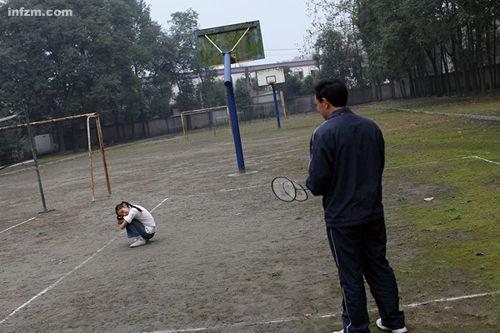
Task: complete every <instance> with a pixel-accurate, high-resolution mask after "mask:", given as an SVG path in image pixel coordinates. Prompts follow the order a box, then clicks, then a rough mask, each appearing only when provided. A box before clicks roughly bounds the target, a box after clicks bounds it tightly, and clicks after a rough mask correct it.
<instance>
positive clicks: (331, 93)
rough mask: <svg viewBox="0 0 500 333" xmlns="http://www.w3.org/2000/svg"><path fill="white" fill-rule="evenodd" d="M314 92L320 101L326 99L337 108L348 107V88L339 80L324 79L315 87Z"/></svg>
mask: <svg viewBox="0 0 500 333" xmlns="http://www.w3.org/2000/svg"><path fill="white" fill-rule="evenodd" d="M314 92H315V94H316V98H317V99H318V101H322V100H323V99H326V100H327V101H328V102H329V103H330V104H331V105H333V106H336V107H342V106H346V104H347V97H348V96H349V94H348V92H347V87H346V85H345V84H344V82H342V81H340V80H339V79H323V80H320V81H319V82H318V83H316V85H315V86H314Z"/></svg>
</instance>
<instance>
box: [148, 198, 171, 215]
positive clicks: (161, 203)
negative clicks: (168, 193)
mask: <svg viewBox="0 0 500 333" xmlns="http://www.w3.org/2000/svg"><path fill="white" fill-rule="evenodd" d="M167 200H168V198H165V199H163V200H162V202H160V203H159V204H157V205H156V206H155V207H154V208H153V209H151V213H152V212H153V211H154V210H155V209H156V208H158V207H160V206H161V205H163V203H164V202H165V201H167Z"/></svg>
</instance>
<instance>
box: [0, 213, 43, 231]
mask: <svg viewBox="0 0 500 333" xmlns="http://www.w3.org/2000/svg"><path fill="white" fill-rule="evenodd" d="M34 219H36V217H32V218H30V219H28V220H26V221H23V222H21V223H18V224H16V225H13V226H11V227H8V228H7V229H5V230H2V231H0V234H1V233H4V232H6V231H7V230H10V229H12V228H15V227H17V226H20V225H22V224H25V223H28V222H29V221H33V220H34Z"/></svg>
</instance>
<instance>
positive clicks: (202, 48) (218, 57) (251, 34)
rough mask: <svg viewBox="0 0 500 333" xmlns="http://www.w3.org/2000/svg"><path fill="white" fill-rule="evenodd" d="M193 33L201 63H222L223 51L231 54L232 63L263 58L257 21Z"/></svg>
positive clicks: (209, 64)
mask: <svg viewBox="0 0 500 333" xmlns="http://www.w3.org/2000/svg"><path fill="white" fill-rule="evenodd" d="M195 35H196V39H197V41H198V45H197V46H198V56H199V62H200V64H201V65H205V66H218V65H222V64H223V63H224V61H223V56H222V54H223V53H230V54H231V63H233V64H234V63H237V62H243V61H250V60H257V59H263V58H264V46H263V44H262V34H261V31H260V23H259V21H251V22H244V23H238V24H231V25H225V26H221V27H215V28H208V29H202V30H197V31H196V32H195Z"/></svg>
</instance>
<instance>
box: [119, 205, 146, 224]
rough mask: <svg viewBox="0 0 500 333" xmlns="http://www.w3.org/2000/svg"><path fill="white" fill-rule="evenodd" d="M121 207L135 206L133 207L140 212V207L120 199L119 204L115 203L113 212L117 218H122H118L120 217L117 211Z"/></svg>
mask: <svg viewBox="0 0 500 333" xmlns="http://www.w3.org/2000/svg"><path fill="white" fill-rule="evenodd" d="M123 207H129V208H130V207H131V208H135V209H137V210H138V211H140V212H142V209H140V208H139V207H137V206H134V205H132V204H129V203H128V202H126V201H122V202H121V203H119V204H118V205H116V207H115V213H116V216H117V218H118V219H119V220H122V219H123V218H120V217H119V216H118V211H119V210H120V209H122V208H123Z"/></svg>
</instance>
